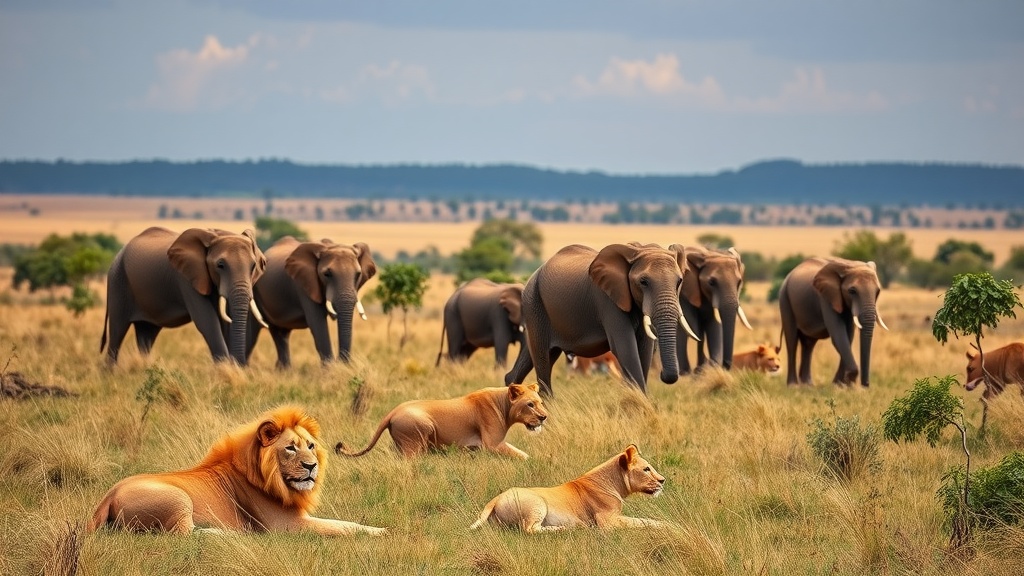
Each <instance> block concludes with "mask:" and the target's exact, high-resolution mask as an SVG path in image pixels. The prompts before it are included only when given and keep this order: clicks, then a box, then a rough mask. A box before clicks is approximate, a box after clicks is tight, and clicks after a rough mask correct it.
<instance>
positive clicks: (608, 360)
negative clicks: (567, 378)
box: [566, 350, 622, 378]
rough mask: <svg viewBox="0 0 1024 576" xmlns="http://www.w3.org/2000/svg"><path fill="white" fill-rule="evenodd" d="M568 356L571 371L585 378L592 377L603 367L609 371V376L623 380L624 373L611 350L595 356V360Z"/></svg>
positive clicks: (574, 355)
mask: <svg viewBox="0 0 1024 576" xmlns="http://www.w3.org/2000/svg"><path fill="white" fill-rule="evenodd" d="M569 356H570V355H568V354H567V355H566V359H567V360H568V361H569V370H570V371H572V372H578V373H580V374H583V375H584V376H588V375H590V372H591V371H592V370H594V369H595V368H601V367H602V366H603V367H604V368H605V369H606V370H608V374H610V375H612V376H613V377H615V378H622V371H621V370H620V369H619V361H618V360H616V359H615V354H612V353H611V351H610V350H609V351H608V352H605V353H604V354H601V355H600V356H594V357H593V358H585V357H583V356H578V355H576V354H572V355H571V356H572V357H571V358H570V357H569Z"/></svg>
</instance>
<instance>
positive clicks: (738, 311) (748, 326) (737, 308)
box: [736, 306, 753, 330]
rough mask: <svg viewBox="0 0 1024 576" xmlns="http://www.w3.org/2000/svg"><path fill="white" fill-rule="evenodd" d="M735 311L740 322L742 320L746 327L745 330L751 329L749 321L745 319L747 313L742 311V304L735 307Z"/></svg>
mask: <svg viewBox="0 0 1024 576" xmlns="http://www.w3.org/2000/svg"><path fill="white" fill-rule="evenodd" d="M736 313H737V314H739V316H740V322H743V325H744V326H746V327H747V330H753V328H751V327H750V322H748V321H747V315H746V314H745V313H744V312H743V307H742V306H737V307H736Z"/></svg>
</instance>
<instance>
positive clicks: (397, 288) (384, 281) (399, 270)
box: [374, 262, 430, 350]
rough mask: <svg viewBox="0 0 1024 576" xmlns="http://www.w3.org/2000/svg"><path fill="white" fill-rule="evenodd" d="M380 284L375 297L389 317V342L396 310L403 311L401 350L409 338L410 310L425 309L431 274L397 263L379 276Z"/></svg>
mask: <svg viewBox="0 0 1024 576" xmlns="http://www.w3.org/2000/svg"><path fill="white" fill-rule="evenodd" d="M377 278H378V281H379V284H377V288H376V289H374V295H376V296H377V298H378V299H379V300H380V304H381V308H382V309H383V310H384V313H385V314H387V315H388V341H389V342H390V341H391V318H392V314H391V313H392V312H393V311H394V310H395V309H396V308H400V309H401V310H402V339H401V340H399V343H398V348H399V350H401V349H402V348H403V347H404V346H405V342H406V340H407V339H408V337H409V323H408V316H409V309H410V308H416V309H419V308H422V307H423V293H424V292H426V290H427V280H428V279H429V278H430V273H429V272H427V271H426V270H424V269H423V268H421V267H420V266H418V265H416V264H404V263H401V262H397V263H394V264H386V265H384V266H383V267H382V268H381V272H380V274H379V275H378V276H377Z"/></svg>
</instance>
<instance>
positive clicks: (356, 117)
mask: <svg viewBox="0 0 1024 576" xmlns="http://www.w3.org/2000/svg"><path fill="white" fill-rule="evenodd" d="M58 158H63V159H66V160H78V161H85V160H102V161H119V160H132V159H151V158H161V159H168V160H176V161H186V160H196V159H208V158H220V159H230V160H247V159H250V160H257V159H261V158H278V159H289V160H293V161H296V162H302V163H314V164H322V163H329V164H392V163H419V164H439V163H466V164H491V163H514V164H525V165H532V166H538V167H543V168H554V169H560V170H599V171H603V172H609V173H617V174H646V173H657V174H694V173H716V172H719V171H722V170H732V169H738V168H740V167H743V166H745V165H748V164H750V163H753V162H757V161H760V160H765V159H778V158H789V159H795V160H800V161H803V162H806V163H811V164H830V163H851V162H853V163H859V162H890V161H898V162H954V163H984V164H994V165H1024V2H1019V1H1015V0H998V1H997V0H972V1H970V2H966V1H963V0H898V1H894V0H857V1H852V0H851V1H838V0H773V1H770V2H769V1H766V0H631V1H629V2H625V1H622V0H516V1H514V2H508V1H505V0H396V1H390V0H373V1H368V0H307V1H303V0H292V1H283V0H219V1H214V0H208V1H199V0H159V1H157V0H93V1H90V2H82V1H81V0H0V159H41V160H55V159H58Z"/></svg>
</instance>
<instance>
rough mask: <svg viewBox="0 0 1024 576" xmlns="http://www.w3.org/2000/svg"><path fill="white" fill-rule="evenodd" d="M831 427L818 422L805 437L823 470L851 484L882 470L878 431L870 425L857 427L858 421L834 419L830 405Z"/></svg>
mask: <svg viewBox="0 0 1024 576" xmlns="http://www.w3.org/2000/svg"><path fill="white" fill-rule="evenodd" d="M831 407H832V416H833V418H834V419H835V422H834V424H828V423H826V422H824V421H823V420H821V419H820V418H817V419H815V420H814V422H812V423H811V426H813V430H811V431H810V432H809V433H808V434H807V443H808V444H809V445H810V447H811V451H812V452H813V453H814V455H815V456H817V457H818V459H819V460H821V462H822V464H824V466H825V469H826V470H827V471H828V472H829V473H831V474H832V475H833V476H835V477H836V478H839V479H841V480H852V479H854V478H857V477H859V476H862V475H864V474H866V473H868V472H877V471H878V470H879V468H880V467H881V464H882V462H881V459H880V458H879V454H878V449H879V445H880V444H881V440H880V439H879V435H878V429H877V428H876V427H875V426H874V425H873V424H868V425H867V426H865V427H863V428H862V427H861V425H860V417H859V416H856V415H854V416H853V417H852V418H843V417H841V416H838V415H836V413H835V405H834V404H831Z"/></svg>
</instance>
